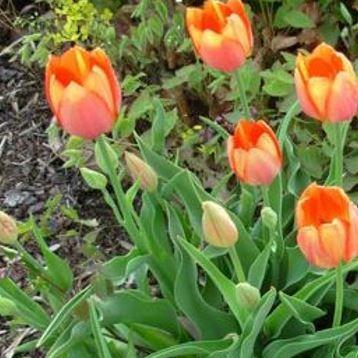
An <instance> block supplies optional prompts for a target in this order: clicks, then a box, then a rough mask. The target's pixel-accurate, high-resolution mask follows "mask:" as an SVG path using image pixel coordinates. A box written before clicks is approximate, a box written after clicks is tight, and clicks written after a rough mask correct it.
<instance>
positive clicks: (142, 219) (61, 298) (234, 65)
mask: <svg viewBox="0 0 358 358" xmlns="http://www.w3.org/2000/svg"><path fill="white" fill-rule="evenodd" d="M186 23H187V28H188V33H189V36H190V37H191V39H192V42H193V47H194V50H195V52H196V55H197V56H198V58H199V59H201V60H202V61H203V63H204V66H206V65H208V66H210V67H213V68H215V69H217V70H220V71H222V72H224V73H226V75H227V76H232V77H233V78H234V81H235V83H236V85H237V86H238V87H239V91H238V93H239V94H240V98H239V99H238V100H237V102H238V103H239V105H238V106H239V112H240V115H238V118H237V120H236V126H235V129H234V132H233V133H232V134H229V133H228V132H227V131H226V129H224V128H223V127H220V125H218V124H217V123H216V124H214V125H213V128H215V129H216V130H217V136H218V137H219V138H220V143H221V144H222V148H223V150H224V151H226V156H227V163H228V166H227V168H228V171H227V173H220V177H221V178H220V180H219V181H217V182H216V183H215V185H213V186H212V187H211V188H210V190H207V189H206V188H204V185H203V183H202V178H201V177H200V176H199V175H198V174H196V173H194V172H192V171H190V170H189V169H188V168H186V167H185V165H184V164H183V163H182V162H181V160H180V158H178V157H176V158H173V156H171V155H170V153H168V151H167V150H166V148H165V144H166V136H167V135H168V133H167V129H166V128H167V127H166V126H167V123H166V120H167V118H166V117H165V113H164V111H163V108H161V107H160V106H161V105H160V103H159V104H158V103H157V102H154V106H156V107H157V108H156V109H157V112H156V114H157V115H156V118H155V120H154V121H153V123H152V126H151V129H150V130H149V131H148V132H146V133H144V134H143V133H142V132H140V131H138V133H137V132H134V135H133V136H132V137H130V138H131V140H132V142H131V143H130V144H128V143H127V142H124V141H121V140H116V139H115V136H113V138H112V137H111V134H110V133H111V131H114V130H115V127H116V125H117V124H118V122H120V121H121V120H124V119H123V118H121V117H120V118H119V119H118V115H119V113H120V111H121V110H122V108H121V96H122V95H121V89H120V85H119V83H118V81H117V78H116V74H115V71H114V69H113V67H112V65H111V63H110V60H109V58H108V57H107V55H106V54H105V52H104V51H103V50H101V49H95V50H92V51H87V50H85V49H84V48H82V47H80V46H75V47H73V48H71V49H69V50H67V51H66V52H64V53H63V54H62V55H60V56H51V57H50V58H49V60H48V64H47V67H46V81H45V87H46V96H47V101H48V103H49V106H50V108H51V110H52V112H53V115H54V117H55V122H56V124H57V125H58V127H60V128H62V129H63V130H64V132H66V133H67V134H69V135H71V136H78V137H81V138H82V139H83V140H86V141H87V143H89V144H90V145H89V147H90V148H91V149H93V151H92V152H91V154H93V158H94V160H93V161H92V162H91V165H81V166H80V167H79V168H78V169H79V171H80V173H81V176H82V178H83V180H84V181H85V182H86V183H87V185H88V186H89V187H90V188H91V189H93V190H94V191H98V192H99V193H101V194H102V196H103V201H104V203H105V204H106V205H108V207H109V208H110V209H111V211H112V214H113V217H114V218H115V220H116V222H117V224H118V230H125V232H126V233H127V235H128V240H129V241H130V243H131V249H130V250H129V251H128V252H127V253H126V254H123V255H118V256H115V257H112V258H110V259H109V260H108V261H105V260H97V261H96V262H95V263H94V265H93V267H91V272H90V276H91V277H90V279H88V280H85V281H82V285H79V284H77V281H76V277H74V274H73V272H72V270H71V268H70V265H69V264H68V263H67V262H66V260H65V258H61V257H59V255H57V254H56V253H55V252H53V251H52V250H51V249H50V248H49V246H48V243H47V242H46V240H45V239H44V236H43V232H42V231H41V229H40V228H39V226H38V223H37V222H36V219H35V218H31V219H30V220H29V222H28V223H27V228H26V230H27V232H30V233H31V236H32V237H33V239H34V241H35V243H36V245H37V246H38V249H39V253H40V255H38V256H40V257H37V256H35V255H32V254H31V253H29V252H28V251H27V250H26V249H25V248H24V246H23V242H22V237H21V234H22V232H21V230H18V228H17V226H16V223H15V221H14V219H13V218H11V217H10V216H8V215H7V214H5V213H2V212H0V214H1V215H0V242H1V243H2V244H3V245H4V246H3V248H4V252H5V253H6V255H8V256H9V257H10V258H13V257H15V256H18V257H19V259H20V260H21V262H22V263H23V264H24V265H25V267H26V269H27V270H28V272H29V281H30V283H31V287H32V289H33V292H35V293H36V296H37V297H36V299H35V298H33V297H32V296H31V295H30V294H28V292H25V291H23V290H22V289H21V288H20V287H19V286H18V285H17V284H16V283H15V282H13V281H12V280H11V279H10V278H3V279H1V280H0V314H1V315H3V316H6V317H12V318H13V319H14V320H13V323H14V324H15V323H16V324H21V325H26V326H29V327H31V328H33V329H34V331H35V333H34V334H33V336H32V340H31V341H28V342H26V343H24V344H22V345H20V346H19V347H17V349H18V351H19V352H27V351H30V350H33V349H41V350H43V351H45V352H46V354H47V355H46V356H48V357H53V358H54V357H59V358H62V357H63V358H67V357H81V358H82V357H84V358H86V357H100V358H109V357H150V358H165V357H211V358H214V357H240V358H250V357H264V358H287V357H296V356H301V357H331V356H332V357H333V356H340V357H354V356H355V355H356V353H357V344H358V343H357V337H356V334H357V332H358V318H357V311H358V307H357V301H358V293H357V290H356V286H357V283H356V282H355V281H356V279H355V276H356V273H357V272H358V261H357V256H358V208H357V206H356V205H355V204H354V203H353V201H352V200H351V199H350V198H349V196H348V195H347V194H346V193H345V192H344V190H343V189H342V188H341V184H342V176H344V168H343V154H344V140H345V137H346V134H347V131H349V130H350V128H351V127H352V126H353V125H352V123H351V120H352V119H353V117H354V116H355V115H356V112H357V101H358V83H357V78H356V75H355V74H354V72H353V69H352V66H351V64H350V63H349V61H348V59H347V58H346V57H345V56H344V55H343V54H340V53H338V52H336V51H335V50H334V49H333V48H331V47H330V46H328V45H325V44H322V45H320V46H319V47H318V48H317V49H316V50H314V51H313V53H312V54H310V55H307V56H305V55H303V54H298V57H297V64H296V70H295V84H296V91H297V101H296V102H295V103H293V105H292V107H291V108H290V110H288V112H287V114H286V115H285V116H284V117H283V118H281V119H280V122H279V124H278V126H276V129H273V126H271V125H270V124H269V122H268V121H266V120H262V119H256V118H252V117H253V116H252V115H251V113H252V111H251V108H250V105H249V101H248V100H247V97H246V94H245V91H244V90H243V88H242V84H243V82H242V73H241V72H240V71H241V67H242V65H243V64H244V62H245V61H246V59H247V57H248V56H250V54H251V53H252V48H253V35H252V27H254V26H253V24H251V22H250V20H249V17H248V15H247V13H246V10H245V6H244V4H243V3H241V1H240V0H229V1H227V2H220V1H216V0H211V1H207V2H206V3H205V4H204V6H203V7H202V8H188V9H187V14H186ZM298 103H299V104H300V106H301V109H302V111H303V113H302V114H297V113H298V112H299V111H298V110H297V108H298ZM305 115H307V116H309V117H312V121H313V120H319V121H320V122H328V123H324V124H322V125H324V126H325V130H326V132H327V133H328V135H329V136H330V137H333V138H335V139H332V138H330V139H332V142H333V143H334V145H335V146H334V150H333V153H332V155H331V164H330V168H329V170H328V171H327V173H326V175H325V179H324V182H322V183H319V184H318V183H315V182H314V180H313V179H312V178H305V180H303V179H302V178H300V176H299V173H298V166H297V157H296V155H295V152H294V150H293V138H291V137H290V135H289V131H288V129H289V127H290V126H291V124H292V122H293V121H294V120H295V119H296V118H298V117H299V116H302V117H303V116H305ZM350 126H351V127H350ZM335 133H338V134H337V136H334V134H335ZM332 134H333V136H332ZM127 139H128V138H127ZM72 140H73V137H72ZM196 160H200V159H199V158H196ZM126 174H128V175H126ZM129 178H130V179H129ZM128 179H129V180H128ZM307 179H308V180H307ZM128 183H130V184H128ZM138 202H139V205H138ZM20 228H21V226H20ZM22 230H24V229H23V228H22ZM39 295H40V296H41V299H38V296H39Z"/></svg>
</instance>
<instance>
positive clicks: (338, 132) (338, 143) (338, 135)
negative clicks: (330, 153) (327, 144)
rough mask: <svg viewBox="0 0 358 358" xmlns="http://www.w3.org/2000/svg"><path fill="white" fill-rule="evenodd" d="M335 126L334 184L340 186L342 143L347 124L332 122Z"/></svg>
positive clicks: (341, 179)
mask: <svg viewBox="0 0 358 358" xmlns="http://www.w3.org/2000/svg"><path fill="white" fill-rule="evenodd" d="M332 125H334V126H336V128H335V130H334V134H335V136H334V140H335V147H336V148H335V149H336V152H335V158H334V160H335V163H336V164H335V167H336V171H335V185H338V186H342V185H343V155H344V143H345V141H346V136H347V128H348V126H347V124H346V123H338V124H332Z"/></svg>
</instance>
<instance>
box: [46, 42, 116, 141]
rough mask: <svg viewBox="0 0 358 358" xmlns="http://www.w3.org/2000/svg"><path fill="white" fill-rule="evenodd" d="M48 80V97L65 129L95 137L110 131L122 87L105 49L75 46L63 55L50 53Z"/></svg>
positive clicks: (58, 120)
mask: <svg viewBox="0 0 358 358" xmlns="http://www.w3.org/2000/svg"><path fill="white" fill-rule="evenodd" d="M45 81H46V83H45V87H46V97H47V101H48V103H49V105H50V107H51V109H52V112H53V113H54V115H55V118H56V121H57V123H58V124H59V125H60V126H61V127H62V128H63V129H64V130H65V131H66V132H68V133H70V134H72V135H76V136H80V137H82V138H87V139H94V138H96V137H98V136H99V135H101V134H103V133H106V132H109V131H111V129H112V128H113V125H114V123H115V121H116V119H117V117H118V113H119V108H120V104H121V89H120V86H119V84H118V81H117V78H116V75H115V73H114V70H113V68H112V65H111V63H110V60H109V59H108V57H107V55H106V54H105V53H104V51H102V50H101V49H99V48H97V49H95V50H93V51H86V50H85V49H83V48H82V47H79V46H75V47H73V48H71V49H70V50H68V51H66V52H65V53H64V54H62V55H61V56H50V58H49V60H48V63H47V66H46V80H45Z"/></svg>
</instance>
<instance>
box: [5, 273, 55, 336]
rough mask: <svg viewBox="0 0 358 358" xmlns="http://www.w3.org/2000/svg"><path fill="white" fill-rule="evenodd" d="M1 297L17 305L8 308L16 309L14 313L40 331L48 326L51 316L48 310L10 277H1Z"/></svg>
mask: <svg viewBox="0 0 358 358" xmlns="http://www.w3.org/2000/svg"><path fill="white" fill-rule="evenodd" d="M0 299H6V300H8V301H9V302H11V303H12V305H14V306H15V307H12V308H11V307H10V306H8V308H7V309H10V308H11V309H15V312H14V313H15V314H16V315H18V316H19V317H20V318H21V319H22V320H24V321H25V322H27V323H28V324H29V325H30V326H32V327H34V328H36V329H38V330H40V331H43V330H44V329H45V328H46V327H47V326H48V324H49V322H50V317H49V316H48V315H47V313H46V311H45V310H44V309H43V308H42V307H41V306H40V305H39V304H38V303H37V302H35V301H34V300H33V299H32V298H30V297H29V296H28V295H27V294H26V293H25V292H24V291H22V290H21V289H20V288H19V287H18V286H17V285H16V284H15V283H14V282H13V281H12V280H11V279H9V278H4V279H0ZM9 302H8V304H9ZM3 304H4V301H3ZM2 308H3V309H4V308H5V307H2ZM9 313H11V312H9Z"/></svg>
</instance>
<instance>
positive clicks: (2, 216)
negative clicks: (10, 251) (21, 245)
mask: <svg viewBox="0 0 358 358" xmlns="http://www.w3.org/2000/svg"><path fill="white" fill-rule="evenodd" d="M18 235H19V233H18V229H17V225H16V221H15V220H14V219H13V218H12V217H11V216H9V215H7V214H6V213H4V212H3V211H0V243H2V244H6V245H12V244H14V243H15V242H16V240H17V238H18Z"/></svg>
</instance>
